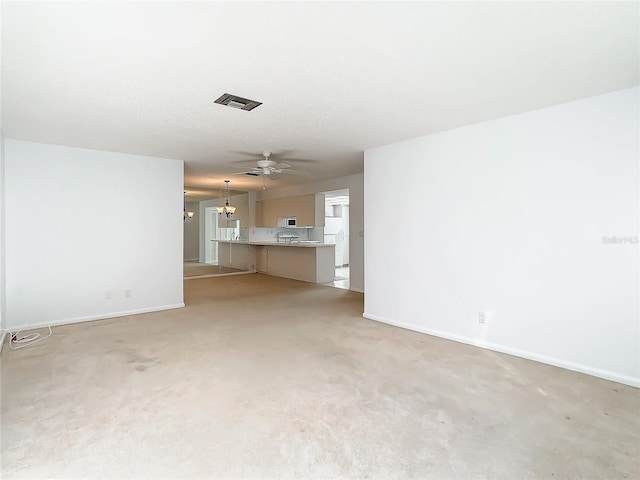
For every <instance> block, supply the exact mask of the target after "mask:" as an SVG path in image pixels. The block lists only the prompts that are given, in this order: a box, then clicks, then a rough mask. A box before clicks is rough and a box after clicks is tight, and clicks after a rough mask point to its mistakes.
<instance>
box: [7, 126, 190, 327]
mask: <svg viewBox="0 0 640 480" xmlns="http://www.w3.org/2000/svg"><path fill="white" fill-rule="evenodd" d="M182 172H183V162H182V161H179V160H168V159H162V158H153V157H143V156H138V155H127V154H121V153H112V152H102V151H94V150H85V149H79V148H70V147H62V146H56V145H46V144H38V143H30V142H22V141H17V140H11V139H6V140H5V183H6V191H5V200H6V203H5V209H6V211H5V213H6V293H7V297H6V300H7V304H6V315H7V325H8V327H9V328H15V327H20V326H22V325H23V324H27V325H29V326H33V325H42V324H45V323H51V324H58V323H67V322H73V321H82V320H91V319H97V318H106V317H111V316H118V315H124V314H129V313H139V312H143V311H153V310H161V309H166V308H175V307H180V306H183V296H182V222H183V220H182V192H183V188H182V178H183V177H182ZM126 290H130V291H131V297H130V298H126V296H125V291H126ZM107 292H110V293H111V299H107V298H106V297H107V296H108V295H107Z"/></svg>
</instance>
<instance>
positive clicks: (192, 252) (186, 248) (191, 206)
mask: <svg viewBox="0 0 640 480" xmlns="http://www.w3.org/2000/svg"><path fill="white" fill-rule="evenodd" d="M187 211H188V212H193V218H189V219H186V220H184V221H183V223H184V235H183V254H182V256H183V258H184V260H192V261H196V262H197V261H198V257H199V252H200V202H187Z"/></svg>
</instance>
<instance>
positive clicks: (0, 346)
mask: <svg viewBox="0 0 640 480" xmlns="http://www.w3.org/2000/svg"><path fill="white" fill-rule="evenodd" d="M6 336H7V332H2V336H0V353H2V347H4V339H5V338H6Z"/></svg>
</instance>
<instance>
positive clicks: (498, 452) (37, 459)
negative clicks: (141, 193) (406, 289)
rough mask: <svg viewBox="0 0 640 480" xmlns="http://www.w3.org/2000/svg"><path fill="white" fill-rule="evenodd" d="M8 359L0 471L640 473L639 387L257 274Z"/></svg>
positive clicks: (190, 291) (226, 475) (87, 327)
mask: <svg viewBox="0 0 640 480" xmlns="http://www.w3.org/2000/svg"><path fill="white" fill-rule="evenodd" d="M185 297H186V298H185V301H186V304H187V306H186V308H184V309H178V310H171V311H164V312H156V313H150V314H143V315H137V316H131V317H123V318H118V319H111V320H103V321H96V322H89V323H83V324H76V325H68V326H64V327H56V328H54V335H53V336H52V337H51V338H50V339H48V340H47V341H45V342H42V343H40V344H38V345H35V346H33V347H31V348H28V349H24V350H19V351H12V350H10V349H9V348H6V347H5V348H4V350H3V352H2V379H1V382H2V384H1V385H2V424H1V426H2V472H1V473H2V478H82V479H90V478H105V479H107V478H108V479H121V478H122V479H124V478H127V479H143V478H148V479H151V478H153V479H163V478H175V479H178V478H180V479H196V478H197V479H204V478H216V479H217V478H220V479H234V478H243V479H307V478H312V479H326V478H349V479H359V478H370V479H405V478H415V479H542V478H544V479H551V478H553V479H563V478H564V479H575V478H589V479H591V478H605V479H613V478H629V479H631V478H639V477H640V463H639V458H638V457H639V449H640V412H639V409H638V406H639V400H640V396H639V394H638V390H637V389H634V388H631V387H626V386H623V385H619V384H616V383H612V382H608V381H605V380H600V379H597V378H593V377H589V376H587V375H582V374H578V373H574V372H570V371H567V370H562V369H559V368H555V367H551V366H547V365H543V364H539V363H535V362H531V361H528V360H524V359H521V358H516V357H511V356H508V355H503V354H498V353H494V352H490V351H487V350H482V349H479V348H475V347H471V346H468V345H462V344H458V343H455V342H451V341H447V340H442V339H439V338H435V337H431V336H428V335H423V334H419V333H415V332H411V331H408V330H403V329H400V328H395V327H391V326H387V325H384V324H380V323H376V322H373V321H369V320H365V319H363V318H362V316H361V315H362V309H363V298H362V295H361V294H358V293H354V292H350V291H347V290H341V289H337V288H330V287H326V286H319V285H313V284H309V283H303V282H296V281H293V280H286V279H280V278H276V277H269V276H265V275H260V274H253V275H239V276H232V277H218V278H208V279H197V280H190V281H186V282H185Z"/></svg>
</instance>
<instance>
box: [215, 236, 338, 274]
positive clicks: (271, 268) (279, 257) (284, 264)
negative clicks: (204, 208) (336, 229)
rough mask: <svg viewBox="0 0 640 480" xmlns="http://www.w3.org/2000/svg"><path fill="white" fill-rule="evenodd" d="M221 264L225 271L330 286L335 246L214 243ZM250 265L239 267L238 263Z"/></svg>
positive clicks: (308, 243) (248, 242)
mask: <svg viewBox="0 0 640 480" xmlns="http://www.w3.org/2000/svg"><path fill="white" fill-rule="evenodd" d="M215 241H217V242H218V252H219V253H218V255H219V256H218V261H219V262H220V265H222V266H225V267H233V268H242V269H247V270H250V271H254V272H255V271H257V272H259V273H266V274H268V275H273V276H276V277H284V278H291V279H293V280H301V281H303V282H312V283H328V282H332V281H333V277H334V274H335V263H334V262H335V245H333V244H326V243H319V242H310V241H307V242H305V241H303V242H295V243H284V242H269V241H235V240H215ZM239 261H240V262H242V261H244V262H248V264H246V265H239V264H238V262H239Z"/></svg>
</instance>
